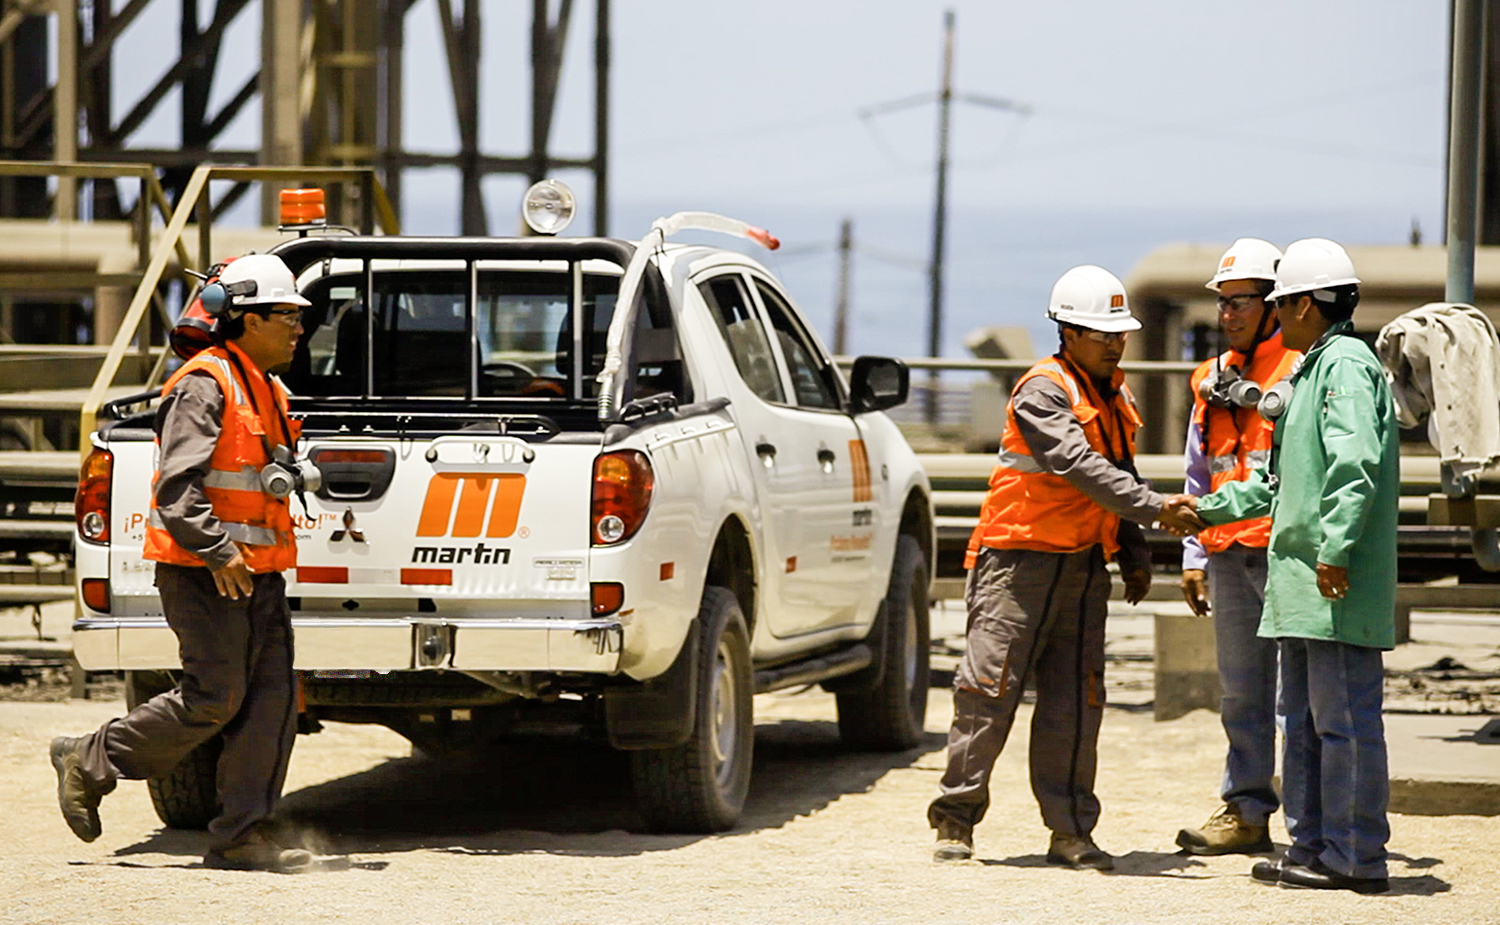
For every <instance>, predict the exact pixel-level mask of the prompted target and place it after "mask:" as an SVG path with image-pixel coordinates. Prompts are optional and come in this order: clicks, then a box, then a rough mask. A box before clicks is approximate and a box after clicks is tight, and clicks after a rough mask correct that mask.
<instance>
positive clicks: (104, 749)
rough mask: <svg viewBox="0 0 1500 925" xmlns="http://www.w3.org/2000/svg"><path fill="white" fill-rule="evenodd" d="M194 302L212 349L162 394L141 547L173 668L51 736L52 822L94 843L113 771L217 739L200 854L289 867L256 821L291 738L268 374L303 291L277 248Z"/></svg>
mask: <svg viewBox="0 0 1500 925" xmlns="http://www.w3.org/2000/svg"><path fill="white" fill-rule="evenodd" d="M201 299H202V302H203V304H204V306H205V308H209V307H210V305H211V304H212V306H213V308H212V309H211V313H213V314H215V315H216V321H215V346H213V347H210V348H207V349H204V350H203V351H202V352H200V353H198V354H197V355H196V356H194V357H193V358H192V359H191V360H189V361H188V362H187V363H186V364H185V365H184V366H183V367H182V368H181V369H180V370H179V371H178V372H177V373H176V375H174V376H172V377H171V379H169V380H168V381H167V384H166V386H165V388H163V390H162V401H161V404H160V406H159V407H158V409H157V413H156V420H155V430H156V440H157V452H156V455H157V471H156V475H155V477H154V479H153V489H152V495H151V511H150V517H149V524H148V527H147V530H146V543H145V551H144V554H145V556H146V558H148V559H152V560H155V561H156V563H157V565H156V587H157V590H158V591H159V593H160V595H161V601H162V610H163V612H164V614H165V616H166V621H167V624H168V626H170V627H171V628H172V631H173V632H174V633H175V634H176V635H177V639H178V646H179V649H180V652H181V654H182V668H183V672H182V678H181V681H180V682H179V684H178V686H177V687H176V688H174V689H172V690H170V691H168V692H166V693H163V694H159V695H157V696H155V697H153V698H151V699H150V700H147V701H146V702H144V703H141V704H139V705H137V706H136V707H135V708H134V709H132V710H131V711H130V713H129V714H127V715H126V716H124V717H122V718H119V719H115V720H111V721H110V722H108V723H106V724H104V726H102V727H101V728H99V729H98V730H97V731H96V732H94V733H93V734H91V735H87V736H82V737H79V738H67V737H59V738H57V739H55V740H53V742H52V748H51V758H52V763H53V766H54V768H55V769H56V770H57V773H58V801H59V804H60V806H61V808H62V812H63V818H64V819H65V820H66V821H67V823H68V825H69V827H70V828H71V829H72V830H73V832H74V834H76V835H78V837H79V838H82V839H83V840H84V841H93V840H94V839H95V838H97V837H98V836H99V833H100V828H101V827H100V824H99V815H98V805H99V801H100V799H101V798H102V797H103V796H104V795H105V794H107V793H109V792H110V791H111V790H113V789H114V787H115V782H116V781H117V780H118V779H120V778H125V779H143V778H156V777H162V776H165V775H167V774H169V773H170V772H171V771H172V769H173V768H174V767H176V766H177V764H178V762H180V761H181V760H182V759H183V758H185V757H186V756H187V755H188V754H189V753H191V752H192V751H193V750H194V749H196V748H198V747H199V746H201V745H203V744H204V743H206V742H208V741H209V740H210V739H213V738H214V737H216V736H217V737H219V738H221V739H222V749H223V751H222V757H220V758H219V761H218V795H219V798H220V803H221V809H220V811H219V815H218V816H217V817H215V818H214V819H213V820H212V821H211V822H210V823H209V849H208V853H207V854H206V855H205V856H204V859H203V860H204V864H205V865H206V866H208V867H214V868H229V869H257V870H278V871H284V872H290V871H296V870H302V869H306V868H307V867H308V866H309V865H310V864H311V862H312V855H311V853H310V852H308V851H306V850H305V849H303V848H300V847H296V846H292V845H288V844H285V843H283V841H282V840H280V839H279V838H278V836H276V835H275V834H274V832H273V831H272V829H271V827H270V826H269V825H268V824H266V823H267V820H268V818H269V817H270V815H271V812H272V810H273V809H274V807H275V804H276V801H277V800H278V799H279V797H280V794H281V787H282V783H283V781H284V779H285V776H286V768H287V762H288V760H289V759H290V757H291V749H292V741H293V738H294V737H295V735H296V718H297V704H296V697H295V680H294V676H293V673H292V626H291V612H290V609H289V607H288V604H287V598H286V582H285V581H284V580H283V578H282V575H281V573H282V572H283V571H285V570H286V569H289V568H292V567H294V566H295V565H296V561H297V547H296V541H295V539H294V537H293V525H292V518H291V512H290V509H289V507H288V503H287V495H289V494H290V493H291V492H292V490H293V489H294V487H295V488H296V489H297V490H300V489H301V487H302V480H303V479H311V478H312V476H311V475H308V474H307V470H306V468H305V467H304V466H302V465H300V464H299V463H298V462H297V461H296V459H295V457H294V451H295V447H296V443H297V436H298V427H297V425H296V424H295V423H294V422H292V421H291V420H289V418H288V416H287V399H286V394H285V391H284V390H283V389H282V387H281V385H280V383H279V382H277V381H275V380H273V379H272V378H271V377H270V376H269V375H268V374H269V372H270V371H271V370H274V369H278V368H281V367H284V366H286V365H287V364H288V363H290V362H291V360H292V357H293V354H294V352H295V350H296V348H297V344H298V339H299V337H300V336H301V334H302V320H301V319H302V307H303V306H306V305H308V304H309V303H308V302H307V300H306V299H304V298H303V297H302V296H301V295H299V294H298V293H297V288H296V282H295V280H294V279H293V277H292V273H291V271H290V269H288V267H287V266H286V264H285V263H283V262H282V260H281V258H279V257H276V256H274V255H265V254H252V255H248V256H245V257H241V258H240V259H238V260H236V261H234V262H233V263H230V264H229V265H228V266H226V267H225V268H224V270H223V272H222V274H221V275H220V277H219V279H218V281H217V283H215V284H212V285H209V286H205V287H204V291H203V293H202V295H201ZM311 471H312V472H313V473H315V472H316V470H311ZM307 487H309V488H315V487H316V486H315V485H311V484H309V485H308V486H307Z"/></svg>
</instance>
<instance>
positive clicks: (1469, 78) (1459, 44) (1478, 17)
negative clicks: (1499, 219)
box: [1443, 0, 1489, 305]
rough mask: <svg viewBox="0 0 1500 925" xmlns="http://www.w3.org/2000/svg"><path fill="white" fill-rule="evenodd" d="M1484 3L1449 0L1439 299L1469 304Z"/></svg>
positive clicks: (1477, 167) (1472, 275) (1475, 222)
mask: <svg viewBox="0 0 1500 925" xmlns="http://www.w3.org/2000/svg"><path fill="white" fill-rule="evenodd" d="M1488 5H1489V4H1487V3H1482V2H1480V0H1454V3H1453V34H1452V46H1451V48H1452V51H1451V57H1452V62H1451V67H1452V76H1451V77H1450V78H1449V85H1448V95H1449V102H1448V105H1449V109H1448V237H1447V241H1446V242H1445V243H1446V244H1447V248H1448V282H1447V285H1446V286H1445V287H1444V294H1443V300H1444V301H1446V302H1463V303H1465V304H1469V305H1472V304H1474V237H1475V232H1476V231H1477V230H1478V227H1477V225H1478V223H1477V209H1476V203H1475V200H1476V199H1478V192H1479V146H1480V140H1479V133H1480V97H1481V96H1482V93H1483V89H1484V20H1485V8H1486V7H1487V6H1488Z"/></svg>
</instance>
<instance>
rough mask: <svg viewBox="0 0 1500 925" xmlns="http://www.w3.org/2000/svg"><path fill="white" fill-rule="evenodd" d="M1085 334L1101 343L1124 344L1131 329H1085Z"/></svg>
mask: <svg viewBox="0 0 1500 925" xmlns="http://www.w3.org/2000/svg"><path fill="white" fill-rule="evenodd" d="M1083 336H1084V337H1087V338H1088V339H1089V340H1091V341H1094V342H1096V343H1100V344H1123V343H1125V338H1127V337H1129V336H1130V332H1129V331H1084V332H1083Z"/></svg>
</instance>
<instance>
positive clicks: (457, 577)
mask: <svg viewBox="0 0 1500 925" xmlns="http://www.w3.org/2000/svg"><path fill="white" fill-rule="evenodd" d="M306 449H307V452H309V453H310V454H313V455H314V458H316V459H319V460H320V465H322V464H323V463H322V459H325V458H327V457H328V454H329V452H330V451H333V452H335V453H336V454H339V455H337V456H336V457H335V458H341V459H350V458H352V459H355V460H358V459H361V458H369V459H373V458H375V457H374V455H371V453H372V451H379V452H380V453H381V454H384V455H385V457H386V458H387V460H388V465H389V464H390V463H393V465H394V468H393V470H392V471H390V472H389V473H388V478H389V484H388V485H387V486H386V487H385V488H384V490H383V491H372V490H370V489H371V488H378V485H376V486H364V485H362V484H361V478H360V473H359V467H358V464H357V462H356V464H355V465H353V466H352V467H351V466H340V467H334V466H325V472H329V471H331V470H334V469H335V468H338V470H339V471H337V472H335V473H334V475H333V477H332V478H329V479H328V480H327V482H326V483H325V487H324V489H323V491H321V492H320V493H319V495H318V496H316V497H314V496H312V495H309V496H308V499H307V502H308V511H307V513H306V515H305V516H304V515H303V514H302V512H301V510H300V505H297V504H296V503H295V502H294V503H293V509H294V511H296V512H297V544H298V556H297V569H296V570H295V572H293V573H290V574H288V576H287V577H288V579H289V582H288V594H289V595H293V596H299V597H302V598H303V602H302V608H301V609H302V610H303V611H304V612H309V611H316V610H318V609H320V608H319V606H318V605H317V603H316V599H322V598H327V599H334V600H336V601H338V602H343V601H346V600H350V601H354V602H356V605H357V606H362V607H363V606H366V605H364V604H360V603H359V602H361V601H369V602H370V603H372V604H375V607H376V609H381V608H380V607H379V604H378V603H375V602H376V601H379V600H382V599H383V600H387V601H390V603H391V604H392V605H393V607H392V609H398V610H410V609H413V608H411V605H410V604H409V603H408V604H406V605H405V606H402V604H401V602H403V601H414V600H415V599H419V598H420V599H426V600H428V601H431V602H432V604H431V606H432V607H433V608H434V609H435V610H436V612H439V613H443V614H450V615H463V614H469V615H474V616H514V617H561V616H569V617H582V616H586V615H587V613H588V609H589V605H588V601H589V582H588V556H589V504H590V486H591V479H592V471H593V461H594V457H595V456H596V455H597V453H598V449H599V447H598V444H597V443H565V442H558V443H549V442H539V443H527V442H526V441H524V440H520V439H518V438H514V437H504V436H488V435H476V436H472V437H471V436H442V437H438V438H436V439H432V440H410V439H408V440H388V441H379V440H375V441H370V440H348V439H327V440H320V439H316V438H313V439H309V440H308V441H307V446H306ZM361 451H365V455H361ZM392 457H393V458H392ZM370 468H371V469H373V468H374V464H370ZM362 494H363V495H365V497H361V495H362ZM341 607H342V610H345V611H347V610H350V609H352V608H350V607H349V606H348V605H347V604H341ZM366 609H368V607H367V608H366ZM335 612H341V611H337V610H336V611H335Z"/></svg>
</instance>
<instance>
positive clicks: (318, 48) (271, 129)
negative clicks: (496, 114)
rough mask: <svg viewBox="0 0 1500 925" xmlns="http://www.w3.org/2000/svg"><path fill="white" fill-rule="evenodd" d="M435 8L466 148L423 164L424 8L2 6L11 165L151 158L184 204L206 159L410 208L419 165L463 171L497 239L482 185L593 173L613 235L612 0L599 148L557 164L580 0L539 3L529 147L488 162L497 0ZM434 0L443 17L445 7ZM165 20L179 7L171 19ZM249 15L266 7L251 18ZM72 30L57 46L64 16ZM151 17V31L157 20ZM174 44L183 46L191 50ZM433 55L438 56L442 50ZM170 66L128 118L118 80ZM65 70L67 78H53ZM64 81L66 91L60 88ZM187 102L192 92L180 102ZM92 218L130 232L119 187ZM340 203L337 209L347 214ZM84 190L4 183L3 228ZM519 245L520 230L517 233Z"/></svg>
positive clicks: (465, 194)
mask: <svg viewBox="0 0 1500 925" xmlns="http://www.w3.org/2000/svg"><path fill="white" fill-rule="evenodd" d="M457 2H460V3H461V8H460V9H459V10H457V11H455V9H454V7H455V0H434V4H433V5H435V6H436V10H437V14H438V18H439V21H440V25H441V36H442V50H441V51H442V53H443V54H444V56H445V57H446V61H447V71H448V76H449V84H450V89H451V92H452V94H453V100H454V111H455V113H456V119H457V126H456V129H457V136H458V140H459V143H458V150H457V151H456V152H454V153H451V154H431V153H419V152H414V151H409V150H407V149H406V139H405V136H404V135H403V124H404V120H403V114H402V87H403V72H404V63H405V59H406V53H407V47H406V34H407V20H408V15H409V14H410V13H411V11H412V8H413V6H415V5H416V4H415V0H316V2H307V0H258V2H256V0H215V3H214V5H213V10H212V14H211V17H210V18H209V21H208V23H207V24H206V25H201V24H200V15H199V13H200V11H199V0H176V2H175V4H174V3H173V0H124V2H123V4H120V3H115V2H111V0H102V2H101V0H89V2H73V0H3V5H0V159H5V160H33V161H58V162H73V161H85V162H100V161H106V162H111V163H139V164H149V165H153V166H156V167H159V168H161V169H162V171H163V176H162V178H161V182H162V186H163V187H164V188H165V189H166V191H167V194H168V195H169V196H170V197H171V198H172V199H173V200H174V201H175V199H176V197H177V194H178V193H179V192H180V191H181V190H182V188H183V187H184V185H185V184H186V183H187V182H188V178H189V177H190V175H191V174H192V171H193V169H194V168H196V167H198V166H199V165H202V164H262V165H275V166H297V165H308V166H348V167H355V166H359V167H370V166H374V167H378V168H379V169H380V171H381V179H382V182H383V184H384V186H385V188H386V189H387V190H388V191H389V193H390V197H391V200H392V201H393V203H395V204H396V207H397V209H398V210H399V208H400V202H401V180H402V176H403V174H404V173H405V172H406V171H408V170H413V169H423V168H434V167H447V168H453V169H456V170H457V171H458V173H459V176H460V178H461V180H460V189H461V195H460V216H461V221H460V225H459V227H458V228H455V229H454V230H455V231H457V232H460V233H463V234H486V233H488V232H489V229H488V227H487V224H488V223H487V221H486V218H485V209H484V199H483V194H482V191H481V181H482V180H483V179H484V178H485V177H487V176H490V175H493V174H518V175H524V176H526V177H528V178H529V179H530V180H532V181H536V180H539V179H541V178H542V177H543V176H545V175H547V174H548V173H549V172H552V171H556V170H560V169H561V170H584V171H588V172H590V173H592V175H593V180H594V226H595V231H596V233H598V234H604V233H606V229H607V227H608V222H609V209H608V200H609V196H608V188H609V185H608V152H609V141H608V139H609V56H610V42H609V15H610V14H609V0H594V4H593V8H594V13H595V28H594V104H595V105H594V110H595V111H594V151H593V152H592V153H591V154H586V155H580V156H567V157H562V156H556V155H554V154H553V153H552V151H551V149H550V139H551V135H552V127H553V123H554V116H555V113H556V108H557V98H558V83H559V75H560V73H561V70H562V62H563V50H564V46H565V44H566V41H567V38H568V33H569V30H570V27H571V26H572V23H573V19H574V4H573V2H572V0H533V2H532V26H531V33H530V55H531V77H532V79H531V131H530V149H529V150H528V151H527V152H525V153H523V154H519V155H499V154H493V153H488V152H485V151H482V150H481V149H480V132H479V125H480V113H481V87H480V83H481V80H480V78H481V68H480V56H481V40H480V32H481V30H480V22H481V13H482V10H481V7H482V6H483V5H484V4H483V2H482V0H457ZM257 6H258V7H259V11H260V35H261V49H260V50H261V54H260V66H259V68H258V70H256V71H255V72H254V73H252V74H251V75H250V76H249V78H248V79H246V80H245V81H244V83H242V84H240V85H239V86H238V89H237V90H236V91H235V92H234V93H233V95H232V96H230V98H229V99H228V101H227V102H225V103H224V104H223V106H221V107H219V108H218V109H217V110H212V109H211V108H210V105H211V98H210V89H211V88H212V87H213V86H214V83H215V79H216V78H219V77H223V78H224V79H235V78H237V77H238V75H235V74H229V73H227V69H226V68H224V67H222V65H223V64H224V61H225V59H226V58H228V57H230V56H228V55H225V54H224V50H225V41H226V35H227V34H228V33H229V30H230V29H231V28H232V27H236V26H237V24H239V23H240V22H241V21H242V20H244V19H246V18H247V17H248V16H253V11H254V8H255V7H257ZM431 6H432V5H428V6H427V7H426V8H428V9H430V8H431ZM155 8H166V9H161V10H159V11H157V10H156V9H155ZM247 10H248V11H249V12H248V13H247ZM168 14H175V15H172V20H175V23H176V25H177V35H176V40H175V42H174V41H173V40H172V38H171V37H169V36H165V35H161V34H160V33H159V32H154V31H152V32H147V33H146V34H144V35H143V34H141V33H142V31H143V30H141V29H135V30H131V29H130V28H129V27H130V26H131V25H132V24H135V23H137V22H138V21H148V22H153V23H154V22H157V21H162V22H166V21H171V20H168V19H167V18H166V16H167V15H168ZM49 17H55V18H56V29H55V41H49V39H48V28H47V20H48V18H49ZM143 17H144V19H143ZM174 46H175V47H174ZM432 51H436V49H433V50H432ZM127 62H128V66H129V68H130V69H131V70H132V71H134V72H136V73H139V72H140V71H141V70H142V69H155V68H159V69H160V71H159V74H158V75H156V79H155V80H154V82H153V83H151V84H149V85H148V86H147V87H146V88H145V90H144V91H143V92H141V93H140V95H139V96H138V97H137V98H136V99H134V100H126V101H124V105H123V106H121V107H120V108H121V109H123V110H124V111H123V114H122V113H119V112H117V111H116V107H115V102H116V101H117V100H119V92H120V88H121V86H124V84H125V82H122V81H117V80H116V77H117V76H121V75H117V71H119V72H123V71H124V70H125V67H126V63H127ZM54 65H55V68H54ZM53 69H55V72H56V73H57V75H58V76H57V82H56V84H55V85H53V84H50V83H49V82H48V77H47V75H48V72H49V70H53ZM174 91H175V95H174ZM257 99H258V100H259V102H260V107H261V137H260V145H259V146H258V147H255V148H232V147H226V146H225V145H224V144H223V143H222V142H223V140H224V138H225V132H226V129H228V127H229V126H230V124H231V123H232V122H233V121H234V120H235V118H236V117H237V116H238V115H239V114H240V113H241V112H242V111H243V110H244V109H245V107H246V106H247V104H249V103H250V102H251V101H252V100H257ZM179 102H180V106H178V107H177V109H178V121H179V124H180V136H181V144H180V146H179V147H178V148H175V149H169V148H145V147H141V146H139V145H135V144H132V141H131V139H132V136H133V135H134V134H135V133H136V132H137V130H138V129H140V128H141V127H142V126H143V125H145V124H146V122H147V121H148V120H149V119H151V118H152V117H153V116H155V117H158V118H160V117H161V116H162V115H163V114H167V113H170V112H171V110H172V106H173V105H174V104H176V103H179ZM248 190H249V185H248V183H235V184H234V185H233V186H232V187H230V188H229V189H228V190H227V191H225V192H224V193H222V195H220V196H219V197H218V198H217V200H216V201H215V202H214V203H213V206H212V208H213V213H214V215H215V216H217V215H219V214H222V213H223V212H224V211H225V210H226V209H228V208H229V207H231V206H232V205H234V204H235V202H237V201H238V200H240V199H241V198H242V197H243V196H244V195H245V193H246V192H247V191H248ZM88 195H89V197H90V204H89V207H88V209H87V213H88V214H89V215H90V216H91V217H93V218H94V219H104V220H109V219H121V218H125V217H127V215H128V210H127V209H126V208H123V207H122V205H121V202H120V192H119V191H118V190H117V188H116V185H115V183H114V182H113V181H98V182H93V183H92V184H91V187H90V192H89V193H88ZM274 196H275V190H274V189H263V206H262V215H263V217H264V220H265V221H266V222H267V223H268V224H269V223H271V222H273V221H274V217H273V212H272V209H273V208H274ZM343 205H344V204H340V203H332V202H331V203H330V207H331V210H333V211H332V214H333V215H335V216H337V215H343V214H353V211H352V210H351V211H349V212H346V211H345V210H344V208H342V207H341V206H343ZM78 215H79V202H78V198H77V195H76V192H75V181H74V180H73V179H72V178H66V177H65V178H61V179H56V180H54V181H53V184H51V185H50V186H49V183H48V181H47V180H46V179H45V178H39V177H27V178H17V177H7V178H4V179H3V180H0V218H46V217H49V216H51V217H57V218H75V217H77V216H78ZM506 231H507V232H508V231H509V229H506Z"/></svg>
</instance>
